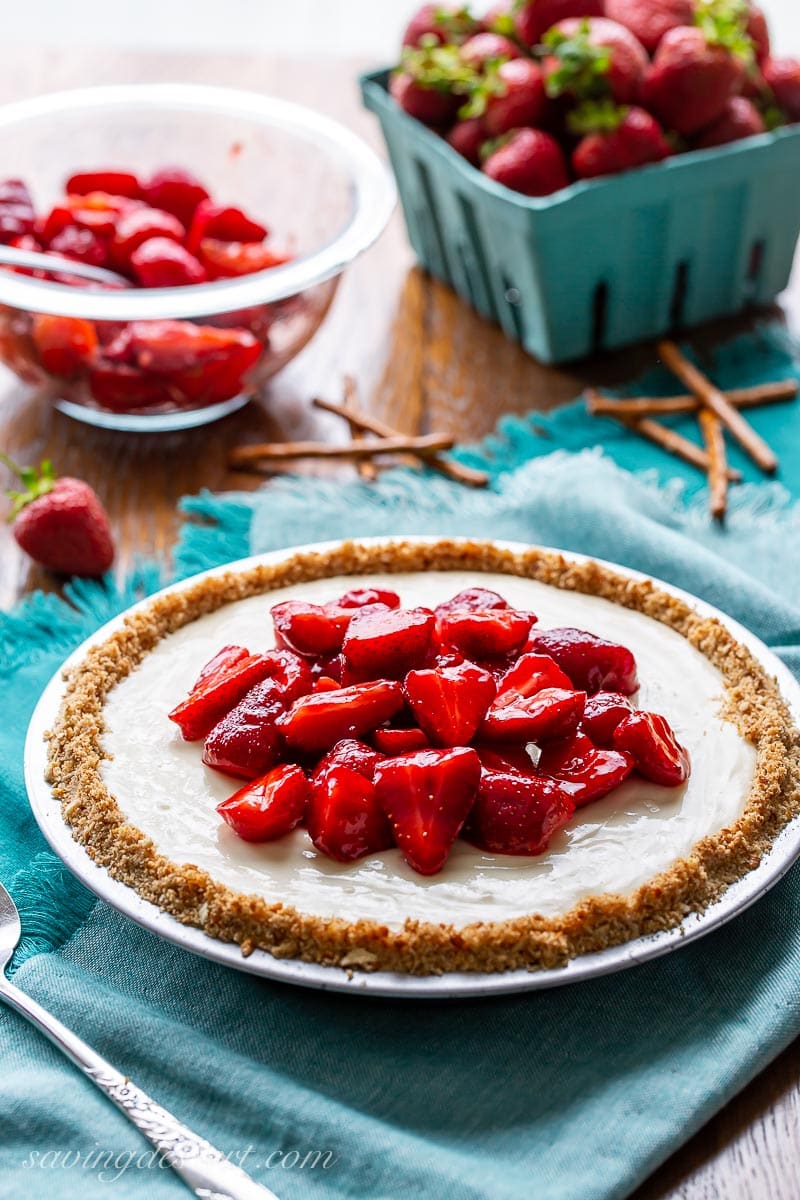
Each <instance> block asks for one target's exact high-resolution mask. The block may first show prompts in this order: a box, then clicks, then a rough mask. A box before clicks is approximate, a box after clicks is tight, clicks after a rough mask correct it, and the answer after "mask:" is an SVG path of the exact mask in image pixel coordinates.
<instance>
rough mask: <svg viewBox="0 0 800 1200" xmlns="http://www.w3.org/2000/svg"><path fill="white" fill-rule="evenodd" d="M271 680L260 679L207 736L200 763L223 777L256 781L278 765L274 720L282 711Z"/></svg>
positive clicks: (280, 744) (279, 744)
mask: <svg viewBox="0 0 800 1200" xmlns="http://www.w3.org/2000/svg"><path fill="white" fill-rule="evenodd" d="M285 711H286V710H285V707H284V704H283V703H282V701H281V697H280V689H279V686H278V684H277V683H276V681H275V680H274V679H263V680H262V681H261V683H257V684H256V685H255V687H253V688H251V689H250V691H249V692H247V693H246V694H245V695H244V696H243V697H242V699H241V700H240V701H239V703H238V704H237V705H236V706H235V707H234V708H232V709H231V711H230V712H229V713H227V714H226V715H225V716H224V717H223V718H222V720H221V721H219V722H218V723H217V724H216V725H215V726H214V728H213V729H212V730H211V732H210V733H209V734H208V736H207V737H206V740H205V745H204V746H203V762H204V763H205V764H206V766H207V767H215V768H216V770H218V771H224V772H225V773H226V774H227V775H236V776H238V777H239V778H240V779H256V778H257V777H258V776H259V775H263V774H264V773H265V772H266V771H268V770H269V769H270V767H274V766H275V764H276V763H278V762H280V759H281V751H282V750H283V739H282V737H281V735H280V734H279V732H278V730H277V727H276V725H275V721H276V720H277V718H278V717H279V716H280V715H281V714H282V713H283V712H285Z"/></svg>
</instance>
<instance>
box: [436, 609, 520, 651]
mask: <svg viewBox="0 0 800 1200" xmlns="http://www.w3.org/2000/svg"><path fill="white" fill-rule="evenodd" d="M532 623H533V617H532V615H531V614H530V613H521V612H517V611H516V610H515V609H513V608H502V609H490V610H474V611H471V610H468V609H454V610H451V611H449V612H446V613H444V614H443V615H442V616H441V617H439V623H438V630H439V639H440V641H441V642H442V644H445V645H447V644H449V645H451V646H455V647H456V648H457V649H458V650H460V651H461V652H462V653H463V654H465V655H466V656H467V658H478V659H487V658H489V659H491V658H500V657H502V656H503V655H505V654H513V653H514V652H515V651H517V650H519V649H520V647H521V646H522V645H523V644H524V642H525V639H526V638H527V636H528V632H529V631H530V627H531V625H532Z"/></svg>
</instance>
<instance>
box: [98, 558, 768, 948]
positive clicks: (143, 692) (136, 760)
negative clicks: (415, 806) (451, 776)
mask: <svg viewBox="0 0 800 1200" xmlns="http://www.w3.org/2000/svg"><path fill="white" fill-rule="evenodd" d="M359 582H363V583H364V585H365V586H369V585H372V586H378V585H380V584H381V583H383V584H386V582H387V579H386V577H379V576H366V577H364V578H363V580H360V581H359ZM480 582H481V583H482V584H483V585H485V586H487V587H493V588H495V589H496V590H497V591H499V592H501V593H502V594H503V595H504V596H505V597H506V598H507V599H508V601H509V603H510V604H512V605H515V606H517V607H519V608H522V609H529V610H533V611H534V612H536V613H538V615H539V626H538V628H540V629H542V628H548V627H553V626H561V625H575V626H578V627H582V628H585V629H589V630H591V631H593V632H595V633H598V634H601V635H603V636H605V637H608V638H611V639H615V640H618V641H620V642H622V643H623V644H625V645H626V646H628V647H629V648H630V649H631V650H632V651H633V653H634V654H635V656H636V659H637V662H638V664H639V675H640V679H641V684H642V686H641V690H640V694H639V698H638V703H640V704H641V705H642V706H644V707H647V708H650V709H654V710H656V711H658V712H662V713H664V714H665V715H666V716H667V717H668V718H669V720H670V722H671V723H672V725H673V727H674V728H675V732H676V734H677V735H678V737H679V739H680V740H681V741H682V742H683V743H684V744H685V745H686V746H687V748H688V749H689V752H690V754H691V758H692V767H693V770H692V776H691V778H690V780H689V782H688V783H687V784H686V785H684V786H682V787H679V788H672V789H668V788H663V787H658V786H656V785H651V784H648V783H646V782H644V781H643V780H641V779H638V778H637V779H635V780H631V781H629V782H628V783H625V784H623V785H622V787H620V788H618V789H617V790H616V791H615V792H614V793H612V795H610V796H608V797H607V798H606V799H603V800H600V801H597V802H596V803H594V804H592V805H591V806H589V807H588V808H586V809H583V810H581V811H580V812H579V814H578V815H577V816H576V818H574V819H573V821H572V822H571V823H570V825H569V826H568V827H567V828H566V829H565V830H563V831H562V832H560V833H559V834H557V835H556V836H555V837H554V838H553V841H552V842H551V844H550V847H549V849H548V850H547V851H546V852H545V853H544V854H543V855H541V856H539V857H536V858H519V857H513V856H508V855H492V854H487V853H483V852H481V851H479V850H476V849H475V848H474V847H472V846H470V845H469V844H467V843H466V842H461V841H459V842H457V843H456V845H455V847H454V849H453V851H452V853H451V856H450V858H449V860H448V861H447V863H446V865H445V868H444V870H443V871H442V872H441V874H439V875H436V876H434V877H431V878H423V877H421V876H419V875H417V874H415V872H414V871H413V870H412V869H411V868H410V867H408V866H407V865H406V864H404V863H403V861H402V858H401V855H400V852H399V851H398V850H396V849H392V850H387V851H384V852H382V853H380V854H376V855H374V856H371V857H368V858H364V859H362V860H360V861H358V862H356V863H351V864H341V863H337V862H334V861H332V860H330V859H328V858H326V857H325V856H324V855H322V854H320V853H319V852H317V851H316V850H315V849H314V847H313V846H312V844H311V842H310V839H309V837H308V835H307V833H306V832H305V831H304V830H301V829H298V830H295V831H294V833H292V834H289V835H288V836H286V837H284V838H282V839H280V840H279V841H277V842H273V843H264V844H247V843H245V842H242V841H241V840H240V839H238V838H237V837H236V836H235V834H233V833H232V831H231V830H230V829H228V828H227V827H226V826H224V825H222V824H221V823H220V821H219V817H218V816H217V814H216V812H215V806H216V805H217V804H219V803H220V802H221V801H222V800H224V799H225V798H226V797H227V796H228V795H230V793H231V790H232V788H231V780H230V779H228V778H226V777H224V776H222V775H220V774H218V773H217V772H215V771H213V770H209V769H208V768H206V767H204V766H203V764H202V760H201V755H202V743H193V744H190V743H186V742H183V741H182V740H181V738H180V733H179V732H178V730H177V729H176V728H175V727H174V726H173V725H172V724H171V723H170V722H169V721H168V720H167V719H166V714H167V712H169V710H170V709H171V708H172V707H174V705H175V704H176V703H177V702H178V700H180V698H181V697H182V696H183V695H185V693H186V691H187V690H188V688H189V687H190V685H191V684H192V683H193V682H194V679H195V678H196V675H197V669H198V663H203V662H205V661H206V660H207V659H209V658H210V657H211V656H212V655H213V654H214V653H216V652H217V651H218V649H219V647H220V645H221V644H222V643H224V642H231V641H233V642H239V643H241V644H243V645H246V646H248V648H249V649H250V650H251V651H253V652H257V651H263V650H266V649H268V648H269V647H270V646H271V645H272V629H271V621H270V619H269V608H270V606H271V605H272V604H274V603H276V602H278V601H280V600H290V599H305V600H312V601H316V602H322V601H325V600H328V599H330V598H331V597H333V596H336V595H339V594H340V593H341V592H342V591H344V590H346V588H347V587H348V586H351V585H352V580H343V579H339V580H336V579H333V580H320V581H317V582H315V583H307V584H303V585H299V586H297V587H295V588H287V589H284V590H282V591H281V592H276V593H272V594H271V595H270V596H268V597H254V598H252V599H249V600H245V601H241V602H239V603H238V604H235V605H230V606H228V607H226V608H225V609H223V610H220V611H219V612H217V613H214V614H211V615H209V616H207V617H203V618H201V619H200V620H198V621H196V622H194V623H192V624H191V625H190V626H187V627H186V628H184V629H182V630H180V631H178V632H177V633H176V634H174V635H172V636H171V637H169V638H167V639H165V640H164V641H163V642H162V643H160V644H159V646H158V647H157V648H156V650H155V651H153V652H152V653H151V654H149V655H148V656H147V658H146V659H145V660H144V662H143V663H142V665H141V667H140V668H139V670H138V671H136V672H135V673H134V674H133V675H132V676H131V677H129V678H128V679H126V680H124V681H123V682H122V683H121V684H119V685H118V687H117V688H116V689H115V690H114V692H113V693H112V694H111V696H110V698H109V701H108V704H107V707H106V720H107V726H108V732H107V734H106V736H105V745H106V748H107V749H108V751H109V752H110V753H111V754H113V758H112V759H110V760H109V761H108V762H107V763H106V764H105V766H104V768H103V770H104V777H105V779H106V781H107V783H108V785H109V787H110V789H111V791H112V793H113V794H114V795H115V796H116V798H117V800H118V803H119V804H120V807H121V808H122V810H123V812H124V813H125V814H126V816H127V817H128V818H129V819H130V820H131V821H132V823H133V824H135V825H136V826H138V827H139V828H141V829H142V830H143V831H144V832H145V833H147V834H148V835H150V836H151V837H152V838H153V840H154V841H155V843H156V846H157V848H158V849H159V850H160V851H161V852H162V853H164V854H166V855H168V856H169V857H170V858H172V859H173V860H174V861H176V862H181V863H185V862H192V863H195V864H197V865H198V866H200V867H202V868H204V869H206V870H207V871H208V872H209V873H210V874H211V875H212V876H213V877H214V878H215V879H217V880H218V881H220V882H222V883H224V884H227V885H228V886H229V887H232V888H235V889H237V890H240V891H243V892H254V893H258V894H260V895H263V896H265V897H267V898H268V899H270V900H274V901H283V902H284V903H287V904H291V905H293V906H295V907H296V908H298V909H299V910H301V911H304V912H308V913H313V914H315V915H321V916H326V915H334V914H335V915H338V916H341V917H344V918H345V919H348V920H356V919H359V918H368V919H373V920H379V921H382V922H384V923H387V924H391V925H401V924H402V923H403V921H404V920H405V919H406V918H407V917H412V918H417V919H421V920H431V921H443V922H452V923H454V924H456V925H464V924H467V923H469V922H470V921H475V920H504V919H508V918H511V917H514V916H521V915H524V914H526V913H531V912H541V913H543V914H545V915H556V914H558V913H561V912H565V911H567V910H568V909H569V908H571V907H572V906H573V905H574V904H575V903H577V902H579V901H580V900H582V899H584V898H586V897H587V896H589V895H593V894H599V893H602V892H608V891H614V892H620V893H622V894H629V893H631V892H632V891H634V890H635V889H636V888H637V887H638V886H640V885H641V884H642V883H644V882H645V881H646V880H648V879H650V878H651V877H652V876H653V875H655V874H657V873H658V872H659V871H661V870H664V869H665V868H667V867H668V866H669V865H670V864H671V863H672V862H673V861H674V860H675V859H676V858H679V857H682V856H684V855H686V854H687V853H688V852H689V851H690V849H691V847H692V845H694V843H695V842H696V841H698V840H699V839H700V838H701V837H704V836H705V835H707V834H710V833H714V832H717V831H718V830H719V829H721V828H723V827H724V826H725V825H728V824H730V823H731V822H732V821H733V820H735V819H736V817H737V816H738V815H739V813H740V812H741V809H742V806H743V803H744V800H745V797H746V795H747V792H748V790H749V787H750V783H751V780H752V776H753V769H754V763H755V755H754V751H753V749H752V748H751V747H750V746H749V745H747V744H746V743H745V742H744V741H743V740H742V739H741V738H740V736H739V735H738V733H737V732H736V730H735V729H734V727H733V726H732V725H731V724H730V723H728V722H726V721H723V720H722V719H721V718H720V717H719V715H718V714H719V709H720V706H721V703H722V693H723V686H722V680H721V678H720V676H719V674H718V672H717V671H716V670H715V669H714V668H713V667H712V666H711V664H710V663H709V662H708V661H707V660H706V659H705V658H704V657H703V656H702V655H700V654H699V653H698V652H697V651H695V650H694V649H693V648H692V647H691V646H690V645H689V644H688V643H687V642H686V641H685V639H684V638H682V637H680V636H679V635H678V634H676V633H674V632H672V631H671V630H669V629H667V628H665V627H664V626H662V625H660V624H658V623H657V622H655V621H653V620H651V619H649V618H647V617H645V616H643V615H642V614H639V613H635V612H630V611H627V610H625V609H622V608H620V607H619V606H616V605H612V604H610V603H609V602H607V601H604V600H600V599H598V598H596V597H590V596H582V595H578V594H575V593H569V592H564V591H561V590H558V589H554V588H549V587H546V586H544V585H542V584H538V583H534V582H532V581H529V580H522V579H517V578H514V577H509V576H485V577H483V576H482V577H481V579H480ZM474 583H475V577H474V575H472V574H466V573H462V572H434V573H429V574H426V575H420V574H416V575H398V576H392V577H391V586H392V587H394V588H396V590H397V591H398V592H399V593H400V595H401V597H402V600H403V603H404V605H408V606H410V605H413V604H428V605H430V604H434V603H437V602H438V601H440V600H444V599H445V598H447V597H448V596H451V595H452V594H453V593H454V592H456V591H459V590H460V589H462V588H465V587H469V586H472V585H474Z"/></svg>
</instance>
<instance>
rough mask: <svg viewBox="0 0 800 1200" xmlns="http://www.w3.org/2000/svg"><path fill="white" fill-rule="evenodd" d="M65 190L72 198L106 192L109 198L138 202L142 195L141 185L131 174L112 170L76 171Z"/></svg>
mask: <svg viewBox="0 0 800 1200" xmlns="http://www.w3.org/2000/svg"><path fill="white" fill-rule="evenodd" d="M65 190H66V191H67V193H68V194H69V195H72V196H86V195H89V194H91V193H92V192H106V193H107V194H108V195H110V196H127V197H128V198H130V199H132V200H138V199H139V198H140V196H141V194H142V188H141V184H140V183H139V180H138V179H137V178H136V176H135V175H134V174H133V173H132V172H130V171H115V170H114V169H113V168H109V169H107V170H98V171H78V172H76V173H75V174H74V175H70V177H69V179H68V180H67V183H66V189H65Z"/></svg>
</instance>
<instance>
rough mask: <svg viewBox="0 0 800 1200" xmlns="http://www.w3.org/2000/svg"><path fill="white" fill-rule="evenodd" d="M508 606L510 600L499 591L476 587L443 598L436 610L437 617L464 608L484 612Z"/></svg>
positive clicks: (460, 610)
mask: <svg viewBox="0 0 800 1200" xmlns="http://www.w3.org/2000/svg"><path fill="white" fill-rule="evenodd" d="M508 607H509V605H508V601H507V600H504V599H503V597H502V596H501V595H500V594H499V592H492V591H490V590H489V588H481V587H474V588H464V590H463V591H461V592H457V593H456V595H455V596H451V597H450V599H449V600H443V601H442V602H441V604H437V605H436V608H435V610H434V611H435V613H436V616H437V617H441V616H443V615H444V614H445V613H449V612H462V611H463V610H464V609H466V610H468V611H470V612H484V611H486V610H491V609H493V608H508Z"/></svg>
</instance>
